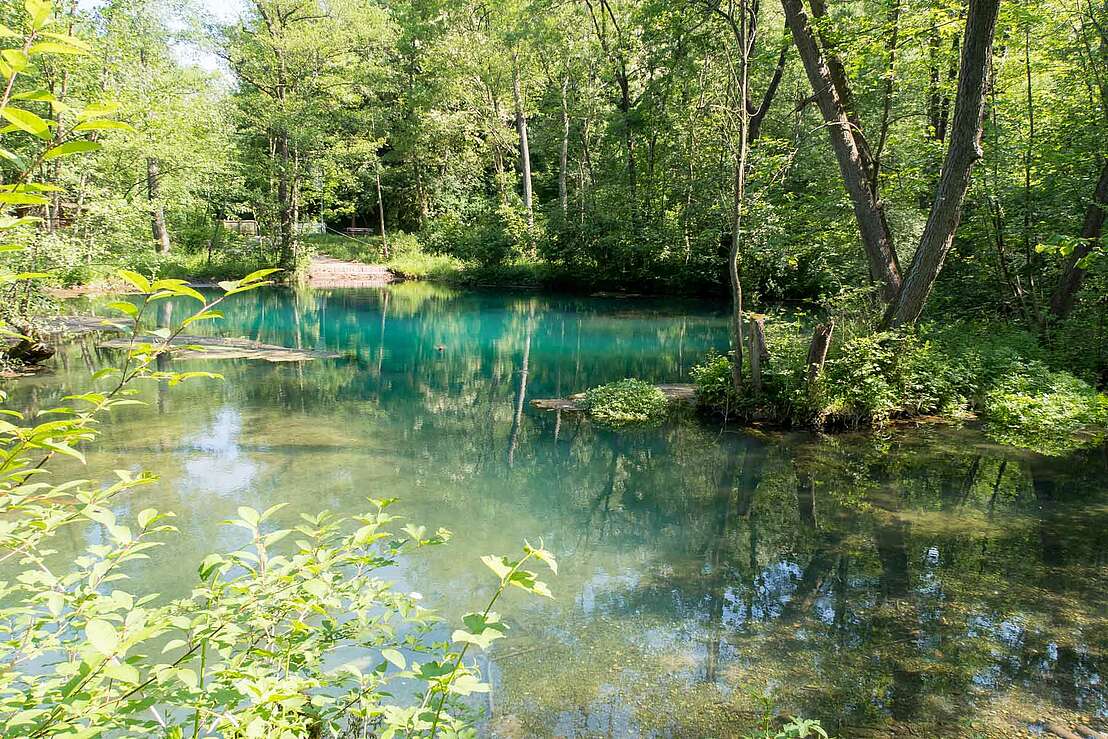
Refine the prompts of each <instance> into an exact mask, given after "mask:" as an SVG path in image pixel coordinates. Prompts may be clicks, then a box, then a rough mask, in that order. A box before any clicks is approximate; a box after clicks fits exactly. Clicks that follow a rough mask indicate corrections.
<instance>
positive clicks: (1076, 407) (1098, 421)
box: [692, 321, 1108, 455]
mask: <svg viewBox="0 0 1108 739" xmlns="http://www.w3.org/2000/svg"><path fill="white" fill-rule="evenodd" d="M766 338H767V345H768V348H769V355H770V356H769V360H768V361H767V362H766V363H765V366H764V369H763V384H762V389H761V393H760V394H759V396H758V397H754V395H753V393H752V391H751V389H750V385H749V383H748V384H747V386H746V387H744V392H743V393H742V394H741V395H740V394H738V393H736V392H735V391H734V389H733V388H732V386H731V359H730V358H728V357H725V356H720V355H713V356H710V357H708V359H707V360H706V361H705V362H704V363H703V364H701V365H699V366H697V367H695V368H694V369H693V371H692V375H693V379H694V381H695V382H696V385H697V397H698V402H699V404H700V405H701V406H702V407H705V408H708V409H711V410H713V411H715V412H718V413H721V414H726V415H728V416H729V417H732V418H738V419H744V420H753V419H757V420H765V421H769V422H772V423H778V424H782V425H786V426H796V427H810V428H816V429H836V428H838V429H842V428H847V429H851V428H874V427H879V426H882V425H884V424H887V423H889V422H891V421H895V420H897V419H910V418H919V417H924V416H940V417H943V418H946V419H960V418H965V417H967V416H969V415H971V414H976V415H977V416H978V417H979V418H980V419H981V420H982V421H983V423H984V426H985V430H986V431H987V432H988V433H989V434H990V435H991V436H992V437H993V438H995V439H997V440H998V441H1001V442H1003V443H1007V444H1012V445H1015V446H1021V447H1026V448H1030V449H1034V450H1036V451H1039V452H1042V453H1044V454H1052V455H1061V454H1065V453H1067V452H1069V451H1072V450H1073V449H1075V448H1078V447H1081V446H1085V445H1087V444H1089V443H1095V442H1096V441H1097V440H1098V439H1101V438H1103V437H1104V436H1105V434H1106V427H1108V397H1106V396H1105V395H1103V394H1101V393H1099V392H1098V391H1097V390H1096V389H1095V388H1094V387H1093V385H1092V384H1090V383H1089V382H1088V381H1086V380H1085V379H1082V378H1079V377H1077V376H1075V375H1074V374H1072V373H1070V372H1068V371H1065V370H1063V369H1059V368H1057V367H1056V366H1054V365H1053V364H1052V362H1051V357H1050V355H1049V353H1048V352H1047V350H1046V349H1044V348H1043V347H1042V346H1041V345H1040V344H1039V342H1038V341H1037V340H1036V339H1035V337H1034V336H1033V335H1031V334H1029V333H1027V332H1025V331H1021V330H1018V329H1014V328H1004V327H997V326H996V325H991V326H988V327H986V326H982V325H977V324H971V323H959V324H956V325H952V326H947V327H945V328H941V329H940V328H937V327H934V326H921V327H919V328H918V329H917V330H915V331H890V332H879V333H867V332H865V331H862V330H852V329H851V327H849V326H848V327H847V328H846V329H845V330H843V331H838V330H837V331H836V334H835V336H834V339H833V341H832V350H831V352H830V353H829V356H828V359H827V363H826V365H825V366H824V369H823V372H822V373H821V374H820V375H819V377H818V378H817V379H816V381H815V382H812V383H809V382H808V378H807V350H808V341H809V331H808V330H807V327H806V326H805V325H803V324H802V322H801V321H771V322H767V325H766Z"/></svg>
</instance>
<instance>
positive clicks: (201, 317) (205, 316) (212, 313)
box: [181, 310, 223, 326]
mask: <svg viewBox="0 0 1108 739" xmlns="http://www.w3.org/2000/svg"><path fill="white" fill-rule="evenodd" d="M218 318H223V314H222V313H220V312H219V311H217V310H206V311H204V312H203V313H197V314H196V315H194V316H189V317H188V318H186V319H185V320H183V321H181V325H182V326H188V325H189V324H191V323H196V322H197V321H212V320H215V319H218Z"/></svg>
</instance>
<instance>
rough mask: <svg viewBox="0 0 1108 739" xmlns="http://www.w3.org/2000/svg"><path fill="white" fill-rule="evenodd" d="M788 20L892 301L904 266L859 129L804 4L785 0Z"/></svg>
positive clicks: (872, 259)
mask: <svg viewBox="0 0 1108 739" xmlns="http://www.w3.org/2000/svg"><path fill="white" fill-rule="evenodd" d="M781 6H782V8H783V9H784V11H785V20H786V21H787V22H788V24H789V28H790V29H791V30H792V35H793V41H794V42H795V43H796V48H797V51H798V52H799V53H800V59H801V61H803V62H804V71H805V72H806V73H807V75H808V81H809V82H810V83H811V85H812V92H813V93H814V94H815V98H816V102H817V103H818V104H819V108H820V112H821V113H822V114H823V119H824V121H825V122H826V123H827V131H828V133H829V134H830V136H831V147H832V148H833V149H834V150H835V157H836V159H837V160H838V162H839V171H840V172H841V173H842V177H843V184H844V185H845V186H846V190H847V193H848V194H849V195H850V200H851V203H852V204H853V206H854V216H855V218H856V219H857V221H858V228H859V231H860V232H861V236H862V245H863V246H864V247H865V251H866V257H867V259H868V261H869V268H870V274H871V276H872V277H873V278H874V279H875V280H876V281H877V282H878V283H879V285H880V286H881V295H882V297H883V298H884V299H885V300H886V301H887V302H888V301H892V300H894V299H895V298H896V295H897V293H898V292H899V290H900V282H901V278H900V264H899V262H898V261H897V256H896V250H895V249H894V247H893V238H892V234H891V232H890V231H889V226H888V224H887V223H886V222H885V217H884V214H883V213H882V212H881V205H880V203H879V202H878V201H877V198H876V196H875V195H874V192H873V190H872V189H871V188H870V176H869V171H870V169H869V167H868V166H867V164H866V158H865V156H866V155H865V154H864V153H863V151H862V148H861V146H860V145H859V143H858V140H857V139H856V138H855V136H854V134H853V133H852V132H853V131H854V130H855V126H854V125H853V124H852V123H851V120H850V118H849V116H848V115H847V110H846V107H845V105H844V103H843V100H842V99H841V98H840V96H839V92H838V85H836V83H835V82H834V79H833V77H832V73H831V71H830V69H828V66H827V62H826V61H825V60H824V57H823V55H822V53H821V52H820V49H819V45H818V44H817V43H816V37H815V35H814V33H813V32H812V25H811V22H810V21H809V19H808V14H807V13H805V12H804V6H803V3H802V0H781Z"/></svg>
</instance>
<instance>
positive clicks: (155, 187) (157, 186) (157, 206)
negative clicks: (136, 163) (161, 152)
mask: <svg viewBox="0 0 1108 739" xmlns="http://www.w3.org/2000/svg"><path fill="white" fill-rule="evenodd" d="M160 178H161V172H160V168H159V167H158V160H157V159H155V158H154V157H147V158H146V194H147V197H148V198H149V200H150V206H151V207H152V208H153V211H152V212H151V214H150V227H151V231H152V232H153V234H154V243H155V244H156V245H157V249H158V253H159V254H168V253H169V249H170V244H169V229H168V228H166V225H165V208H164V207H163V206H162V204H161V203H160V202H159V201H158V197H159V195H160V192H161V181H160Z"/></svg>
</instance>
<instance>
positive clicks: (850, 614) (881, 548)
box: [13, 284, 1108, 736]
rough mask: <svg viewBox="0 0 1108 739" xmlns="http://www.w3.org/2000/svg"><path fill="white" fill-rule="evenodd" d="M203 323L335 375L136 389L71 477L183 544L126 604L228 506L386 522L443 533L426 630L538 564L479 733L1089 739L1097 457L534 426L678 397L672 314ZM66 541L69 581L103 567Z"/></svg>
mask: <svg viewBox="0 0 1108 739" xmlns="http://www.w3.org/2000/svg"><path fill="white" fill-rule="evenodd" d="M178 310H179V309H178ZM226 313H227V320H226V321H224V322H223V324H222V326H220V327H218V330H219V331H220V332H222V333H224V334H225V335H231V336H235V335H244V336H248V337H251V338H258V339H261V340H264V341H267V342H272V343H278V344H285V345H288V346H304V347H316V348H326V349H333V350H338V351H342V352H344V353H347V355H348V356H347V357H346V358H344V359H341V360H336V361H321V362H311V363H305V364H302V365H287V364H286V365H277V364H268V363H264V362H248V361H223V362H211V361H203V360H188V365H189V366H190V367H195V368H198V369H199V368H203V369H211V370H214V371H219V372H222V373H223V374H224V375H225V376H226V380H225V381H224V382H222V383H213V382H203V381H201V382H190V383H187V384H185V385H182V386H180V387H179V388H176V389H174V390H173V391H169V392H167V391H165V389H164V388H162V389H158V388H155V387H148V388H146V389H145V390H144V391H143V393H144V396H145V397H146V398H147V399H148V400H149V401H150V405H149V406H148V407H146V408H140V409H135V410H130V411H129V412H127V413H125V414H124V413H120V414H119V415H118V416H117V418H115V419H114V420H113V421H112V422H111V423H110V424H109V425H108V427H107V428H106V430H105V434H104V438H103V440H102V442H101V443H100V444H99V445H98V446H97V447H96V448H95V450H94V452H93V453H92V454H91V455H90V465H91V467H92V468H93V472H94V473H97V474H99V473H105V472H107V471H108V470H111V469H115V468H119V467H127V468H132V469H140V468H145V469H150V470H153V471H155V472H158V473H160V474H161V475H162V481H161V483H160V484H159V485H158V486H157V488H156V489H152V490H147V491H144V492H142V493H141V497H138V498H136V499H135V500H123V501H120V502H119V507H120V508H121V509H129V508H130V509H134V511H137V510H139V509H141V508H146V507H148V506H154V507H157V508H159V509H163V510H172V511H175V512H176V513H177V514H178V519H177V524H178V526H179V527H180V529H181V531H182V535H181V536H180V537H177V538H176V539H174V540H173V541H172V542H171V543H170V545H169V546H167V547H165V548H163V549H162V550H160V553H159V554H158V559H156V560H153V561H151V562H149V563H147V564H146V565H145V567H144V569H143V570H142V571H141V572H139V573H138V575H139V577H141V578H142V580H143V581H144V583H145V585H146V587H148V588H150V589H155V590H157V591H159V592H162V593H165V594H167V595H169V594H174V593H179V592H181V591H183V590H185V589H187V588H188V586H189V584H190V583H191V581H192V580H191V578H192V573H193V572H194V571H195V564H197V563H198V562H199V561H200V559H201V558H202V557H203V555H204V554H206V553H208V552H210V551H213V550H219V549H225V548H228V547H233V546H236V545H237V544H238V543H239V540H238V534H237V533H235V531H234V530H231V529H227V528H225V527H221V526H219V525H218V522H219V521H220V520H222V519H225V518H228V517H229V516H231V515H233V513H234V511H235V508H236V507H237V506H239V505H243V504H245V505H251V506H254V507H255V508H258V509H263V508H266V507H268V506H270V505H272V504H274V503H277V502H283V501H289V502H291V503H292V505H291V506H290V507H289V509H287V511H286V513H287V514H288V515H289V516H290V517H291V516H292V515H294V513H295V512H296V511H299V510H315V509H319V508H323V507H327V508H331V509H334V510H342V511H349V512H355V511H359V510H361V509H362V508H363V506H364V499H365V497H366V496H374V497H386V496H395V497H398V498H400V499H401V503H400V504H399V507H400V510H401V512H402V513H403V514H405V515H406V516H408V517H409V518H410V519H412V520H414V521H415V522H417V523H421V524H425V525H427V526H429V527H430V528H432V529H433V528H435V527H437V526H446V527H447V528H450V529H451V530H453V531H454V532H455V534H456V539H455V540H454V541H453V542H452V543H451V544H450V545H449V546H448V547H446V548H444V549H440V550H439V551H437V552H434V553H432V554H429V555H427V556H426V557H421V558H417V559H412V560H410V562H409V563H408V564H407V566H406V568H405V571H404V572H403V573H401V577H402V579H403V582H402V583H401V585H402V587H406V588H411V589H417V590H419V591H420V592H422V593H424V595H425V597H426V599H427V601H429V603H430V604H432V605H436V606H438V607H440V609H441V610H442V611H444V613H445V615H447V616H448V617H457V616H458V615H460V614H461V613H463V612H465V611H467V610H472V609H474V608H477V607H479V606H482V605H483V604H484V602H485V601H486V600H487V597H488V596H489V594H490V593H491V589H492V585H493V582H492V579H491V576H490V575H489V574H488V573H487V572H486V571H484V568H483V567H482V566H481V565H480V563H479V561H478V560H479V557H480V555H482V554H487V553H494V552H495V553H510V552H513V551H516V550H517V549H518V547H519V545H520V544H521V542H522V540H523V539H524V538H525V537H526V538H529V539H531V540H536V539H538V538H540V537H541V538H543V539H544V540H545V542H546V544H547V546H548V548H550V549H552V550H554V551H555V552H556V553H557V554H558V556H559V559H560V560H561V564H562V573H561V575H560V576H559V577H557V578H554V579H553V580H551V582H550V584H551V586H552V588H553V590H554V592H555V596H556V599H555V601H553V602H548V601H545V600H544V601H543V602H541V603H540V602H536V601H535V600H531V599H527V598H525V597H523V596H521V595H513V596H512V597H511V598H510V599H509V601H508V602H506V603H505V604H504V606H503V608H501V609H500V610H502V611H503V612H504V613H505V614H506V615H507V616H508V617H509V620H510V622H511V623H512V624H513V627H514V628H513V631H512V634H511V638H509V639H507V640H504V641H502V642H499V643H498V644H497V645H496V649H495V650H494V651H493V655H492V660H491V664H490V666H489V669H490V673H491V677H492V679H493V681H494V685H495V688H496V689H495V691H494V693H493V695H492V700H491V701H490V706H491V709H492V716H491V719H490V720H489V721H488V723H487V725H486V730H487V731H488V732H489V733H496V734H498V735H501V736H535V735H560V736H636V735H640V736H643V735H645V736H669V735H676V736H733V735H737V734H740V733H741V732H742V731H743V730H746V729H748V728H750V726H751V722H752V719H753V715H754V713H753V711H754V710H755V708H756V707H757V705H758V702H759V701H758V700H757V696H763V695H765V694H767V692H768V693H771V694H772V695H773V696H774V701H775V704H776V705H777V706H778V707H779V709H781V710H783V711H786V712H791V713H795V712H802V713H803V714H804V715H807V716H811V717H817V718H820V719H822V720H823V722H824V724H825V725H827V726H829V727H832V728H835V729H836V730H837V731H838V732H839V733H840V734H841V735H844V736H857V735H864V734H866V733H867V732H868V733H869V734H870V735H875V736H886V735H890V734H894V733H901V732H905V733H907V732H908V731H911V732H913V733H914V734H915V735H917V736H959V735H964V736H974V735H984V736H1010V735H1013V734H1016V733H1022V732H1023V731H1025V730H1027V728H1028V722H1030V721H1032V720H1034V719H1037V718H1039V717H1042V716H1049V717H1054V718H1066V717H1080V718H1082V719H1084V720H1085V721H1086V722H1096V721H1098V720H1104V719H1108V688H1106V686H1105V684H1104V676H1105V675H1106V674H1108V594H1106V586H1108V450H1105V449H1103V448H1102V449H1097V450H1094V451H1090V452H1087V453H1085V454H1083V455H1081V456H1078V457H1075V458H1073V459H1068V460H1056V461H1051V460H1047V459H1045V458H1039V457H1036V456H1035V455H1032V454H1029V453H1024V452H1019V451H1016V450H1012V449H1006V448H1001V447H997V446H995V445H992V444H990V443H989V441H988V440H987V439H986V438H985V437H983V436H981V435H980V434H978V433H976V432H974V431H971V430H939V429H922V430H904V431H897V432H891V433H888V434H884V435H881V436H877V437H868V436H838V437H831V438H815V437H810V436H807V435H801V434H794V435H783V434H766V435H758V434H750V433H742V432H739V431H737V430H726V431H724V430H721V429H719V428H716V427H712V426H711V425H706V424H704V423H699V422H696V421H695V420H694V419H686V420H685V421H679V422H674V423H671V424H668V425H666V426H664V427H662V428H660V429H653V430H649V431H634V432H628V433H624V434H616V433H612V432H608V431H604V430H602V429H598V428H595V427H594V426H592V425H591V424H590V423H588V422H586V421H583V420H582V419H579V418H576V417H573V416H570V415H565V416H556V415H554V414H545V413H540V412H538V411H535V410H534V409H532V408H530V406H529V401H530V400H531V399H533V398H537V397H557V396H561V395H565V394H568V393H571V392H574V391H577V390H582V389H585V388H587V387H589V386H591V385H595V384H599V383H601V382H607V381H610V380H614V379H619V378H622V377H626V376H636V377H642V378H645V379H650V380H657V381H671V382H672V381H678V380H681V379H683V378H685V377H687V372H688V369H689V367H690V365H691V364H693V363H695V362H697V361H698V360H700V359H701V358H703V356H704V355H705V354H706V353H707V352H708V351H709V350H711V349H712V348H722V347H724V346H725V345H726V330H727V329H726V322H725V320H724V319H723V317H722V316H721V315H719V314H716V313H713V312H712V311H710V310H707V309H705V308H704V307H703V306H698V305H695V304H683V303H675V302H673V301H656V302H655V301H620V300H582V299H568V298H566V299H561V298H549V297H532V296H526V295H525V296H519V295H515V296H512V295H501V294H488V293H463V294H455V293H450V292H448V291H445V290H443V289H441V288H436V287H432V286H429V285H425V284H408V285H400V286H397V287H393V288H388V289H381V290H366V291H333V292H301V293H293V292H278V291H273V292H268V293H259V294H250V295H245V296H241V298H239V299H236V300H235V301H234V302H232V303H231V304H230V306H229V307H228V309H227V310H226ZM179 317H180V316H178V318H179ZM163 318H164V316H163ZM439 347H441V350H440V349H439ZM117 358H118V355H117V354H113V353H112V352H110V351H104V350H97V349H95V348H94V347H91V346H90V345H89V344H88V343H85V344H78V345H74V346H73V347H71V348H70V349H69V350H68V351H67V352H65V353H64V355H63V356H62V357H61V358H60V362H59V369H58V372H57V373H56V374H55V375H53V376H49V377H44V378H39V379H36V380H32V381H28V382H24V383H22V384H20V385H18V386H16V387H15V388H14V392H13V406H15V407H23V408H32V409H33V408H46V407H51V406H52V405H53V404H55V403H56V402H57V399H58V398H59V397H60V396H61V395H62V394H64V393H65V392H68V391H72V390H76V389H81V388H87V386H88V380H87V378H88V375H89V371H90V369H93V368H96V367H98V366H101V365H102V364H104V363H106V362H111V361H114V360H115V359H117ZM181 364H184V362H181ZM70 533H71V536H72V537H73V538H72V540H71V541H70V542H68V544H69V546H71V547H72V548H73V549H74V550H76V549H79V548H82V547H84V546H87V545H88V544H89V543H92V542H95V541H96V537H97V536H98V532H97V531H96V530H94V529H89V530H86V531H78V530H74V531H72V532H70Z"/></svg>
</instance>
